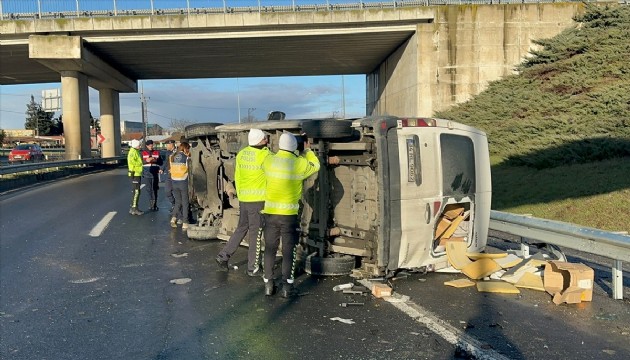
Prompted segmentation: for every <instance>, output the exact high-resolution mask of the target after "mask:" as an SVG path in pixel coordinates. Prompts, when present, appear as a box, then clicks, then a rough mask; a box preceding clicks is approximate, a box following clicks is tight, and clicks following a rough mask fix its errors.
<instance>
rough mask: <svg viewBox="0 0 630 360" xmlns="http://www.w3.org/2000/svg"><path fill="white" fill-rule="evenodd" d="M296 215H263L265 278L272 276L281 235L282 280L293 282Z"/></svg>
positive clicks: (296, 231)
mask: <svg viewBox="0 0 630 360" xmlns="http://www.w3.org/2000/svg"><path fill="white" fill-rule="evenodd" d="M298 228H299V222H298V216H297V215H272V214H266V215H265V230H264V234H265V263H264V266H265V279H271V278H272V277H273V265H274V262H275V259H276V252H278V246H279V245H280V237H282V281H283V282H291V283H292V282H293V279H294V277H295V267H296V251H297V244H298V240H299V232H298V231H299V230H298Z"/></svg>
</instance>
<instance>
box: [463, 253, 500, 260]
mask: <svg viewBox="0 0 630 360" xmlns="http://www.w3.org/2000/svg"><path fill="white" fill-rule="evenodd" d="M466 256H468V257H469V258H471V259H473V260H479V259H495V260H496V259H501V258H504V257H506V256H508V254H507V253H497V254H490V253H466Z"/></svg>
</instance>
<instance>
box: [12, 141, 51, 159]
mask: <svg viewBox="0 0 630 360" xmlns="http://www.w3.org/2000/svg"><path fill="white" fill-rule="evenodd" d="M42 160H44V153H43V152H42V148H41V147H39V145H36V144H20V145H17V146H16V147H14V148H13V150H11V152H10V153H9V162H10V163H16V162H21V163H24V162H26V161H30V162H35V161H42Z"/></svg>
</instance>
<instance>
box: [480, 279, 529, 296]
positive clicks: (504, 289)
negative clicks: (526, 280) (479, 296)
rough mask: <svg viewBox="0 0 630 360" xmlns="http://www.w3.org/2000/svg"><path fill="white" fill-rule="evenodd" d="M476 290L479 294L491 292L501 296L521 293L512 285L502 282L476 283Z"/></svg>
mask: <svg viewBox="0 0 630 360" xmlns="http://www.w3.org/2000/svg"><path fill="white" fill-rule="evenodd" d="M477 290H478V291H480V292H492V293H501V294H520V293H521V291H520V290H519V289H517V288H516V287H515V286H514V285H512V284H509V283H506V282H504V281H480V282H478V283H477Z"/></svg>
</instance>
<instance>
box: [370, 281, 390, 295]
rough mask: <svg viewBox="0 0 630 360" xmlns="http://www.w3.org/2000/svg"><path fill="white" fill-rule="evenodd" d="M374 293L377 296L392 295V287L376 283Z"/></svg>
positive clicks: (373, 286) (373, 288) (373, 287)
mask: <svg viewBox="0 0 630 360" xmlns="http://www.w3.org/2000/svg"><path fill="white" fill-rule="evenodd" d="M372 295H374V296H375V297H377V298H382V297H385V296H392V288H391V287H389V286H387V285H385V284H374V285H372Z"/></svg>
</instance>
